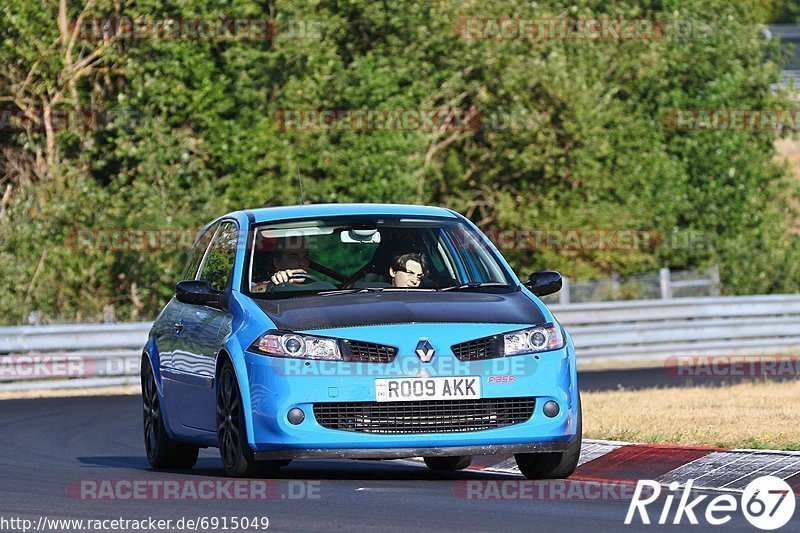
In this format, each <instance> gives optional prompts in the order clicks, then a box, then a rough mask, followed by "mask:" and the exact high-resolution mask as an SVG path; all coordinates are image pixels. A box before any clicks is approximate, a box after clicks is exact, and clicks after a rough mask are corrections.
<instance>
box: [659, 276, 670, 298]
mask: <svg viewBox="0 0 800 533" xmlns="http://www.w3.org/2000/svg"><path fill="white" fill-rule="evenodd" d="M658 281H659V283H660V285H661V298H663V299H664V300H668V299H670V298H672V287H670V281H671V280H670V277H669V269H668V268H662V269H661V270H660V271H659V272H658Z"/></svg>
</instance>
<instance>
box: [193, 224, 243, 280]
mask: <svg viewBox="0 0 800 533" xmlns="http://www.w3.org/2000/svg"><path fill="white" fill-rule="evenodd" d="M238 238H239V228H238V227H237V226H236V224H234V223H233V222H223V223H222V225H220V227H219V231H217V234H216V235H215V236H214V242H212V243H211V248H209V250H208V254H207V255H206V258H205V261H203V266H202V272H201V273H200V278H199V279H204V280H207V281H210V282H211V287H212V288H214V290H218V291H223V290H225V286H226V285H227V284H228V278H229V277H230V275H231V272H232V271H233V263H234V261H235V260H236V244H237V242H238Z"/></svg>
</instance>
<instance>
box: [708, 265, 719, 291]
mask: <svg viewBox="0 0 800 533" xmlns="http://www.w3.org/2000/svg"><path fill="white" fill-rule="evenodd" d="M708 276H709V277H710V278H711V291H710V294H711V296H719V295H720V288H721V286H722V283H720V281H719V265H714V266H712V267H711V268H709V269H708Z"/></svg>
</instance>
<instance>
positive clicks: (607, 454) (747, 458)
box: [410, 439, 800, 497]
mask: <svg viewBox="0 0 800 533" xmlns="http://www.w3.org/2000/svg"><path fill="white" fill-rule="evenodd" d="M421 461H422V459H421V458H419V459H412V460H410V462H411V463H413V464H416V465H419V463H420V462H421ZM469 470H472V471H480V472H486V473H494V474H508V475H515V476H519V475H521V474H520V471H519V469H518V468H517V465H516V462H515V460H514V458H513V457H512V456H508V455H505V456H496V455H495V456H476V457H474V458H473V463H472V466H470V468H469ZM761 476H775V477H778V478H780V479H783V480H784V481H786V482H787V483H788V484H789V485H790V486H791V487H792V489H793V490H794V492H795V494H796V495H797V496H798V497H800V452H788V451H787V452H784V451H773V450H722V449H718V448H705V447H688V446H664V445H655V444H633V443H630V442H615V441H605V440H589V439H584V441H583V446H582V447H581V457H580V460H579V461H578V468H577V469H576V470H575V473H574V474H573V475H572V476H571V477H570V479H576V480H587V481H613V482H622V483H631V482H636V481H638V480H640V479H653V480H655V481H658V482H660V483H662V484H664V485H666V484H668V483H671V482H673V481H678V482H684V481H686V480H688V479H693V480H694V488H695V489H707V490H718V491H730V492H742V491H743V490H744V488H745V487H746V486H747V484H748V483H749V482H750V481H752V480H753V479H755V478H757V477H761Z"/></svg>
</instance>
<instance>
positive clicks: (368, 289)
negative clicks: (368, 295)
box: [315, 287, 383, 296]
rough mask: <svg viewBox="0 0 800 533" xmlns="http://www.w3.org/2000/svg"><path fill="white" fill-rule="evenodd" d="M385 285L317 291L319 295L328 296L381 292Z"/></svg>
mask: <svg viewBox="0 0 800 533" xmlns="http://www.w3.org/2000/svg"><path fill="white" fill-rule="evenodd" d="M382 290H383V287H362V288H360V289H333V290H330V291H321V292H317V293H315V294H316V295H317V296H328V295H330V294H358V293H363V292H380V291H382Z"/></svg>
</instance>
